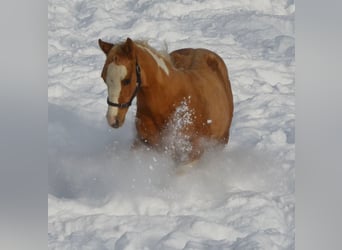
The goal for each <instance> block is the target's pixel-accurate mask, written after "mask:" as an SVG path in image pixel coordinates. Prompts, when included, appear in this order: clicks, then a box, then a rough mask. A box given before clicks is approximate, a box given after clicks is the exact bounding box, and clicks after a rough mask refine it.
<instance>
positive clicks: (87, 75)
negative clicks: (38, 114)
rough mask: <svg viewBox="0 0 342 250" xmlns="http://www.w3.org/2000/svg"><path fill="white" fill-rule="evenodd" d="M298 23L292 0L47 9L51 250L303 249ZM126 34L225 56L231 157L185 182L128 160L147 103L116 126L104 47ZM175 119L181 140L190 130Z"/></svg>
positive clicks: (211, 162)
mask: <svg viewBox="0 0 342 250" xmlns="http://www.w3.org/2000/svg"><path fill="white" fill-rule="evenodd" d="M294 12H295V8H294V1H293V0H278V1H272V0H253V1H252V0H230V1H225V0H200V1H190V0H174V1H171V0H164V1H160V0H148V1H147V0H125V1H122V0H120V1H118V0H112V1H109V0H84V1H76V0H59V1H52V0H49V3H48V25H49V32H48V53H49V57H48V76H49V82H48V102H49V121H48V140H49V144H48V145H49V148H48V154H49V164H48V168H49V190H48V191H49V195H48V206H49V209H48V247H49V249H116V250H130V249H144V250H147V249H167V250H171V249H187V250H190V249H199V250H201V249H244V250H246V249H247V250H248V249H294V245H295V244H294V239H295V236H294V233H295V223H294V216H295V215H294V210H295V197H294V177H295V171H294V159H295V155H294V152H295V146H294V143H295V140H294V133H295V130H294V124H295V97H294V91H295V86H294V70H295V62H294V51H295V50H294ZM127 37H131V38H132V39H133V40H134V39H148V40H149V44H150V45H151V46H152V47H154V48H156V49H158V50H163V49H165V43H166V44H167V47H168V50H169V51H172V50H175V49H180V48H184V47H194V48H198V47H202V48H207V49H211V50H213V51H215V52H216V53H218V54H219V55H220V56H222V58H223V59H224V61H225V63H226V64H227V66H228V69H229V74H230V78H231V83H232V89H233V95H234V103H235V111H234V118H233V123H232V127H231V137H230V142H229V144H228V145H227V147H225V148H224V149H223V151H215V150H213V151H211V152H207V153H205V154H204V156H203V158H202V159H201V161H200V162H199V163H198V165H197V167H195V168H193V169H191V170H190V171H189V172H187V173H185V174H183V175H176V174H175V172H174V169H173V165H172V164H171V160H170V158H169V156H168V155H167V154H158V153H156V152H153V151H149V150H145V151H138V152H131V151H130V150H129V149H130V145H131V143H132V141H133V138H134V136H135V130H134V116H135V111H136V106H135V102H134V105H133V106H132V107H131V108H130V110H129V112H128V113H127V117H126V122H125V124H124V126H123V127H122V128H120V129H118V130H115V129H112V128H110V127H108V125H107V122H106V119H105V114H106V110H107V104H106V97H107V89H106V86H105V84H104V83H103V80H102V79H101V77H100V75H101V70H102V67H103V63H104V60H105V56H104V54H103V53H102V51H101V50H100V49H99V48H98V45H97V40H98V39H99V38H101V39H103V40H105V41H112V42H114V43H115V42H121V41H123V40H125V39H126V38H127ZM184 108H185V109H186V106H184V107H179V109H178V110H179V113H178V114H176V116H177V115H178V116H179V117H180V118H182V117H185V118H186V117H187V116H189V114H187V113H184V112H183V111H184ZM182 109H183V111H182ZM188 118H189V117H188ZM172 122H175V125H174V128H175V130H174V131H172V133H173V134H174V135H175V136H177V135H178V134H177V133H178V132H177V126H181V125H182V123H186V122H190V121H188V120H186V119H183V120H182V119H180V120H174V121H172ZM207 122H208V124H210V122H211V120H208V121H207ZM172 133H171V134H172ZM185 139H186V138H185ZM179 143H181V144H182V143H183V144H182V146H184V147H186V141H185V142H182V141H180V142H179ZM172 146H175V145H170V147H172Z"/></svg>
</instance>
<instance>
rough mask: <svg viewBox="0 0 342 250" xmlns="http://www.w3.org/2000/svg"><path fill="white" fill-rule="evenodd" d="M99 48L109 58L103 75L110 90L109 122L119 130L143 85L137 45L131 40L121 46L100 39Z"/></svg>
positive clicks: (108, 100) (128, 39) (108, 101)
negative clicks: (137, 58)
mask: <svg viewBox="0 0 342 250" xmlns="http://www.w3.org/2000/svg"><path fill="white" fill-rule="evenodd" d="M99 46H100V48H101V49H102V51H103V52H104V53H105V55H106V57H107V58H106V61H105V64H104V66H103V70H102V75H101V76H102V78H103V80H104V81H105V83H106V85H107V89H108V99H107V103H108V111H107V121H108V124H109V125H110V126H111V127H113V128H119V127H121V126H122V124H123V123H124V121H125V117H126V113H127V111H128V108H129V106H130V105H131V103H132V100H133V98H134V97H135V95H136V94H137V90H138V88H139V87H140V83H141V82H140V81H141V80H140V68H139V66H138V64H137V61H136V52H135V44H134V43H133V41H132V40H131V39H130V38H127V40H126V42H125V43H122V44H119V45H114V44H111V43H107V42H103V41H102V40H101V39H99ZM136 83H138V84H136Z"/></svg>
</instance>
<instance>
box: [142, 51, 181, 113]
mask: <svg viewBox="0 0 342 250" xmlns="http://www.w3.org/2000/svg"><path fill="white" fill-rule="evenodd" d="M138 46H139V50H138V62H139V64H140V68H141V70H142V72H144V74H143V83H142V89H141V91H140V93H139V94H138V104H139V105H138V111H142V110H145V111H146V110H149V111H152V112H156V113H160V114H162V113H163V112H166V110H167V109H169V108H170V106H172V105H173V103H171V100H173V101H174V98H173V97H174V96H176V95H177V94H176V93H177V91H178V90H177V86H175V85H173V84H170V83H171V78H173V79H174V77H175V75H174V73H175V72H174V70H173V68H172V66H171V64H170V62H169V61H167V60H166V59H164V58H163V57H161V56H160V55H158V54H157V53H155V52H154V51H152V50H151V49H149V48H147V47H143V46H142V45H138ZM173 83H174V81H173ZM171 85H172V86H171Z"/></svg>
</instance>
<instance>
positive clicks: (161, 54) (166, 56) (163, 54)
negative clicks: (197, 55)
mask: <svg viewBox="0 0 342 250" xmlns="http://www.w3.org/2000/svg"><path fill="white" fill-rule="evenodd" d="M134 42H135V43H136V44H137V45H140V46H141V47H144V48H146V49H148V50H150V51H152V52H153V53H154V54H156V55H157V56H159V57H161V58H162V59H164V60H166V61H167V62H168V63H170V64H171V65H172V61H171V58H170V55H169V52H168V48H167V44H166V43H165V44H164V46H165V48H164V49H163V50H161V51H158V50H156V49H155V48H153V47H151V46H150V45H149V44H148V41H147V40H137V41H134Z"/></svg>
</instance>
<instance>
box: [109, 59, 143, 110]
mask: <svg viewBox="0 0 342 250" xmlns="http://www.w3.org/2000/svg"><path fill="white" fill-rule="evenodd" d="M135 74H136V76H137V82H136V86H135V90H134V92H133V95H132V97H131V99H130V100H129V101H128V102H126V103H114V102H111V101H109V97H107V104H108V105H109V106H113V107H117V108H128V107H129V106H131V105H132V101H133V99H134V97H135V96H136V95H137V93H138V91H139V89H140V87H141V73H140V66H139V64H138V61H137V62H136V64H135Z"/></svg>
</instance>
